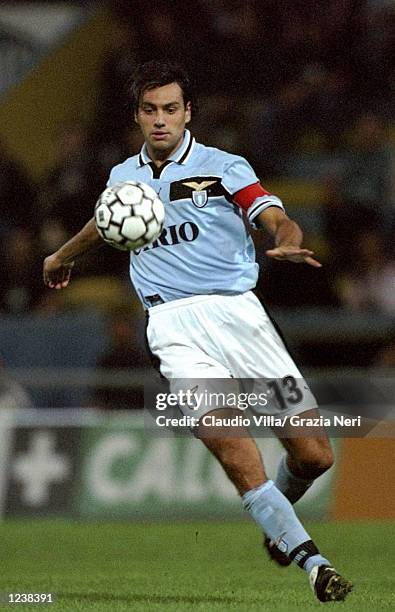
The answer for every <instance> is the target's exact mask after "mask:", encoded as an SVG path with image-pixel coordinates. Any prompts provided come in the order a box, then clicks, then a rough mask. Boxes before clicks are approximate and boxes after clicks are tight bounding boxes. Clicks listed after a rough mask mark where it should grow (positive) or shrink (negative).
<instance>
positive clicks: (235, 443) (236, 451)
mask: <svg viewBox="0 0 395 612" xmlns="http://www.w3.org/2000/svg"><path fill="white" fill-rule="evenodd" d="M235 412H236V413H237V411H234V410H227V409H222V410H215V411H212V412H211V413H208V415H210V414H211V415H213V416H215V417H216V422H218V421H220V420H221V419H225V418H229V417H230V416H233V415H234V414H235ZM196 435H197V437H199V438H200V439H201V440H202V442H203V443H204V444H205V445H206V447H207V448H208V449H209V450H210V452H211V453H212V454H213V455H214V456H215V457H216V458H217V459H218V461H219V462H220V463H221V465H222V467H223V468H224V470H225V472H226V474H227V476H228V477H229V479H230V480H231V481H232V483H233V484H234V485H235V487H236V489H237V490H238V492H239V494H240V496H241V498H242V500H243V504H244V507H245V508H246V510H248V512H249V513H250V514H251V516H252V518H253V519H254V520H255V521H256V522H257V524H258V525H259V526H260V527H261V529H262V530H263V531H264V532H265V533H266V534H268V536H269V537H270V539H271V540H272V541H273V542H275V543H276V545H277V546H278V547H279V548H280V550H283V551H284V552H285V553H287V555H288V556H289V558H290V559H291V561H293V562H294V563H296V564H297V565H298V566H299V567H301V568H302V569H303V570H305V571H306V572H307V574H308V575H309V579H310V584H311V586H312V588H313V591H314V593H315V595H316V596H317V598H318V599H319V600H320V601H323V602H325V601H342V600H343V599H344V598H345V597H346V595H347V594H348V593H349V592H350V591H351V589H352V584H351V582H349V581H348V580H346V579H344V578H343V577H342V576H341V575H340V574H339V573H338V572H337V571H336V570H335V569H334V568H333V567H332V566H331V564H330V563H329V561H328V560H327V559H326V558H325V557H323V556H322V555H321V554H320V552H319V550H318V548H317V546H316V545H315V543H314V542H313V541H312V539H311V538H310V536H309V534H308V533H307V531H306V530H305V529H304V527H303V526H302V524H301V523H300V521H299V519H298V518H297V516H296V514H295V511H294V509H293V507H292V504H291V503H290V502H289V501H288V499H287V498H286V497H285V496H284V495H283V494H282V493H281V491H279V490H278V489H277V487H276V486H275V484H274V483H273V481H271V480H268V479H267V477H266V474H265V471H264V467H263V462H262V459H261V456H260V453H259V451H258V448H257V446H256V443H255V440H253V438H252V437H251V436H250V434H249V432H248V430H247V429H245V428H243V427H236V428H231V427H227V426H224V427H222V428H221V427H219V426H218V425H216V426H204V425H200V426H199V427H198V430H197V433H196Z"/></svg>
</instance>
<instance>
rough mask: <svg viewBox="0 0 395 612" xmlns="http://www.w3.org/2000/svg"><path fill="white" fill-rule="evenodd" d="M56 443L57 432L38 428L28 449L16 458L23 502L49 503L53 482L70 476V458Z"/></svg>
mask: <svg viewBox="0 0 395 612" xmlns="http://www.w3.org/2000/svg"><path fill="white" fill-rule="evenodd" d="M55 445H56V435H55V434H54V433H52V432H50V431H35V432H33V433H32V436H31V438H30V448H29V449H28V451H27V452H26V453H24V454H21V455H18V456H17V457H16V459H15V460H14V463H13V475H14V478H15V480H16V481H19V482H21V483H22V485H23V490H22V494H21V498H22V501H23V502H24V503H26V504H28V505H30V506H41V505H43V504H45V503H46V502H48V500H49V486H50V484H52V483H53V482H61V481H62V480H64V479H65V478H66V477H67V476H68V475H69V472H70V463H69V459H68V458H67V457H65V456H64V455H59V454H58V453H56V450H55Z"/></svg>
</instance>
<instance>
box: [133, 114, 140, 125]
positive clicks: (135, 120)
mask: <svg viewBox="0 0 395 612" xmlns="http://www.w3.org/2000/svg"><path fill="white" fill-rule="evenodd" d="M134 122H135V123H138V122H139V120H138V119H137V112H135V113H134Z"/></svg>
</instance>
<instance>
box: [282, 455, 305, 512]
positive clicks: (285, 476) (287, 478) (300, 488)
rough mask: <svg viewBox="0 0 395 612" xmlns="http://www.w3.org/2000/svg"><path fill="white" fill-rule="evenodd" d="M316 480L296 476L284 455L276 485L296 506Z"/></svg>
mask: <svg viewBox="0 0 395 612" xmlns="http://www.w3.org/2000/svg"><path fill="white" fill-rule="evenodd" d="M313 482H314V479H310V480H309V479H305V478H299V477H298V476H294V475H293V474H292V472H291V471H290V469H289V467H288V465H287V456H286V455H283V457H282V458H281V461H280V463H279V466H278V470H277V476H276V480H275V481H274V484H275V485H276V487H277V489H279V491H281V493H282V494H283V495H285V497H286V498H287V499H288V500H289V501H290V502H291V504H294V503H296V502H297V501H298V499H300V498H301V497H302V495H304V494H305V493H306V491H307V489H309V488H310V487H311V485H312V484H313Z"/></svg>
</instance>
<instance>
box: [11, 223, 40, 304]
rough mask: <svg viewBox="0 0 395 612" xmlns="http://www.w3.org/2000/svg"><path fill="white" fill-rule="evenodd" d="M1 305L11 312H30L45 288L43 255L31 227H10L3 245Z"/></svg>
mask: <svg viewBox="0 0 395 612" xmlns="http://www.w3.org/2000/svg"><path fill="white" fill-rule="evenodd" d="M1 249H2V254H1V261H2V265H1V267H0V309H1V310H2V311H3V312H6V313H10V314H21V313H28V312H29V311H30V310H32V309H33V308H34V307H35V305H36V304H37V301H38V299H39V297H40V296H41V295H42V293H43V292H44V289H43V284H42V271H41V259H40V258H39V251H38V248H37V243H36V239H35V237H34V233H33V231H32V230H31V229H27V228H22V227H16V228H13V229H10V230H9V231H8V232H7V233H6V235H5V237H4V238H3V242H2V245H1Z"/></svg>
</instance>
